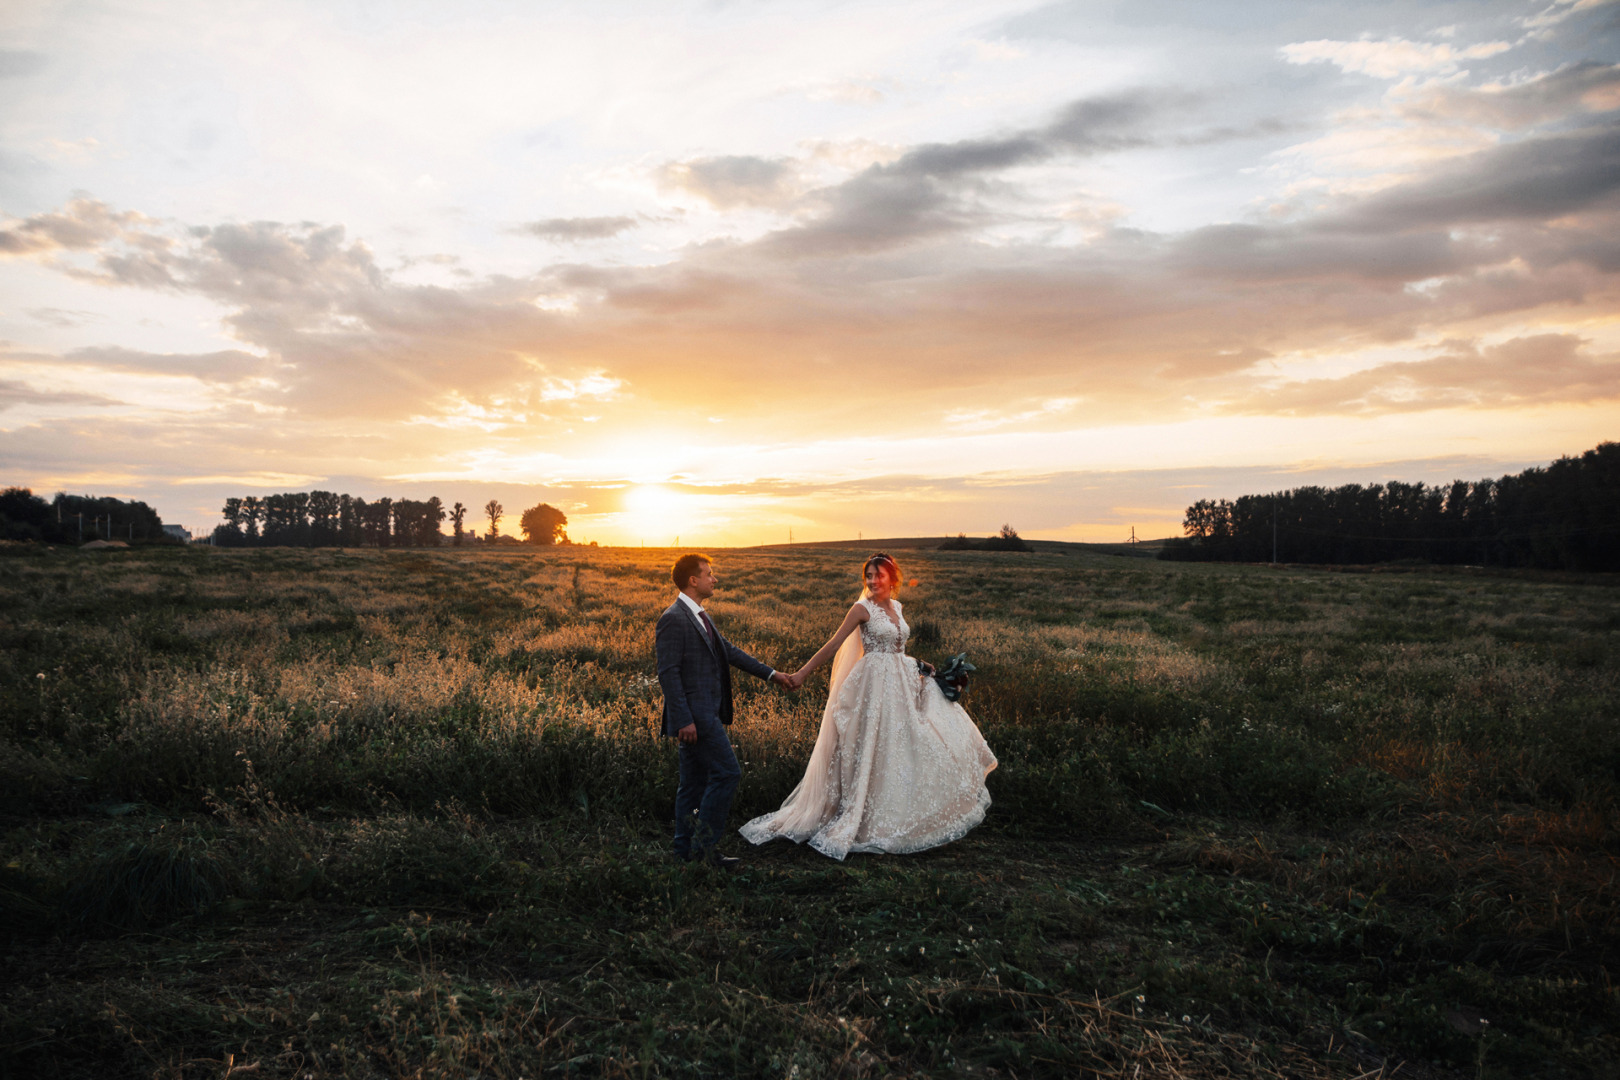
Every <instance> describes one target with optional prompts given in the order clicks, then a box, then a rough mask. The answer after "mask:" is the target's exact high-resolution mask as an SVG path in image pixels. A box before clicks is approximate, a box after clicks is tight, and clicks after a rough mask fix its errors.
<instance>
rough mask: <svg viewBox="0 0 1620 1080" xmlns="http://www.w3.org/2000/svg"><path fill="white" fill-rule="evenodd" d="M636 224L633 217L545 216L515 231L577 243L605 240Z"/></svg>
mask: <svg viewBox="0 0 1620 1080" xmlns="http://www.w3.org/2000/svg"><path fill="white" fill-rule="evenodd" d="M636 225H637V222H636V219H635V218H633V217H579V218H546V219H544V220H542V221H530V222H525V223H524V224H522V225H519V226H518V227H517V231H518V232H521V233H527V234H528V235H530V236H538V237H539V238H540V239H542V240H562V241H566V242H569V243H578V242H580V241H582V240H607V239H610V238H611V237H615V236H617V235H619V234H620V233H622V232H624V231H625V230H626V229H633V228H635V227H636Z"/></svg>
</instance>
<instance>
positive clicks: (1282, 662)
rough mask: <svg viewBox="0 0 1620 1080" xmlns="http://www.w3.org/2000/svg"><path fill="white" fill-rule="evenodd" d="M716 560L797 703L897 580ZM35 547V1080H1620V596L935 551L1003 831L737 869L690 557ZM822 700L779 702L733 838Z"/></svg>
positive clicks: (19, 878) (1535, 584)
mask: <svg viewBox="0 0 1620 1080" xmlns="http://www.w3.org/2000/svg"><path fill="white" fill-rule="evenodd" d="M715 554H716V556H717V569H718V570H719V573H720V578H721V588H720V593H719V595H718V596H717V597H716V599H715V601H714V602H712V603H711V605H710V606H711V609H712V610H713V611H714V612H715V614H716V619H717V621H718V622H719V624H720V625H721V627H722V628H723V629H724V630H725V631H726V632H727V634H728V636H730V637H731V638H732V639H733V640H735V641H737V642H738V643H739V644H741V645H742V646H743V647H745V648H747V649H748V650H749V651H751V652H753V653H754V654H756V655H758V656H760V657H761V658H762V659H765V660H767V661H769V662H775V663H778V664H781V665H784V666H786V665H790V664H791V665H794V666H796V665H797V664H798V663H799V662H800V661H802V660H803V659H804V658H805V657H807V656H808V655H809V654H810V653H811V652H812V651H813V650H814V649H815V648H816V647H817V646H818V645H819V644H820V642H821V641H822V640H823V639H824V638H825V636H826V635H827V634H828V633H830V632H831V630H832V628H833V627H834V626H835V625H836V623H837V621H838V619H839V617H840V616H841V614H842V612H843V611H844V610H845V609H846V608H847V606H848V604H849V602H850V601H851V599H853V597H854V596H855V594H856V592H857V589H858V572H859V563H860V559H861V557H862V556H861V554H860V553H857V552H855V551H838V550H829V549H825V548H818V549H814V550H800V551H756V552H749V551H736V552H717V553H715ZM6 555H7V557H3V558H0V636H3V641H4V650H3V652H0V710H3V712H0V815H3V817H0V822H3V832H0V846H3V851H0V862H3V863H4V870H3V877H0V905H3V911H0V952H3V957H4V960H3V963H4V969H5V972H6V978H5V980H4V985H3V987H0V1077H7V1078H9V1077H19V1078H20V1077H29V1078H32V1077H49V1076H75V1077H79V1076H82V1077H114V1076H142V1077H146V1076H151V1077H188V1078H189V1077H223V1076H252V1077H329V1076H365V1077H372V1076H377V1077H381V1076H389V1077H393V1076H399V1077H418V1076H419V1077H440V1076H444V1077H463V1076H465V1077H473V1076H484V1077H512V1078H516V1077H540V1076H543V1075H544V1076H570V1075H610V1076H619V1075H623V1076H686V1075H690V1076H733V1075H739V1076H784V1077H796V1078H810V1077H820V1076H851V1077H860V1076H883V1075H930V1076H1002V1077H1036V1076H1054V1077H1056V1076H1065V1077H1068V1076H1077V1075H1081V1074H1082V1073H1084V1075H1087V1076H1090V1075H1093V1074H1096V1075H1100V1076H1118V1077H1136V1076H1144V1077H1145V1076H1188V1077H1205V1076H1254V1077H1284V1076H1289V1077H1346V1078H1349V1077H1357V1076H1377V1075H1380V1074H1382V1075H1389V1074H1390V1073H1391V1072H1394V1071H1395V1070H1396V1068H1397V1066H1399V1072H1398V1074H1397V1075H1400V1076H1413V1077H1423V1076H1467V1077H1519V1076H1548V1077H1552V1076H1560V1077H1562V1076H1571V1077H1574V1076H1582V1077H1584V1076H1606V1077H1613V1076H1616V1075H1620V995H1617V992H1616V990H1615V988H1614V986H1613V984H1612V981H1611V980H1612V976H1613V973H1614V971H1615V970H1616V966H1617V962H1620V914H1617V907H1620V903H1617V902H1620V878H1617V869H1620V864H1617V858H1616V857H1617V854H1620V833H1617V828H1616V824H1617V814H1616V811H1617V793H1620V724H1617V715H1616V714H1617V711H1620V651H1617V647H1620V588H1616V585H1617V584H1620V583H1616V582H1613V581H1611V580H1609V579H1603V578H1590V579H1576V578H1572V577H1560V576H1549V575H1518V576H1509V575H1505V574H1489V573H1484V572H1479V571H1467V570H1451V571H1440V570H1427V569H1418V568H1411V569H1400V570H1391V571H1387V572H1377V573H1357V572H1330V571H1325V570H1310V571H1306V570H1300V569H1294V568H1280V569H1271V568H1266V567H1251V566H1216V565H1201V564H1167V563H1158V562H1153V561H1149V560H1144V559H1125V558H1114V557H1108V556H1104V555H1096V554H1069V555H1064V554H1058V553H1048V552H1039V553H1036V554H1033V555H1014V554H993V553H939V552H918V553H908V554H906V555H904V556H903V564H904V569H905V572H906V574H907V575H908V576H914V577H916V578H917V579H918V580H917V583H916V584H915V585H914V586H911V587H909V588H907V589H905V590H904V591H903V594H902V595H903V598H904V599H905V601H906V603H907V614H908V616H909V618H910V620H911V622H912V625H913V641H912V648H911V651H912V652H913V654H915V655H918V656H922V657H925V658H928V659H932V660H939V659H942V658H944V657H945V656H947V655H949V654H950V653H953V652H957V651H962V650H966V651H968V652H969V653H970V655H971V658H972V660H973V662H974V663H975V664H977V665H978V667H979V672H980V674H979V678H978V681H977V683H976V685H975V686H974V688H973V690H972V691H971V693H970V694H969V696H968V698H967V699H966V700H965V704H966V705H967V706H968V709H969V711H970V712H972V713H973V715H974V716H975V718H976V719H977V720H978V721H979V723H980V726H981V727H982V729H983V730H984V732H985V735H986V737H987V739H988V740H989V741H990V744H991V746H992V747H993V748H994V749H995V751H996V753H997V755H998V756H999V757H1000V760H1001V767H1000V769H999V770H998V771H997V772H995V773H994V774H993V775H992V777H991V780H990V787H991V793H992V795H993V796H994V799H995V804H994V806H993V807H992V808H991V811H990V815H989V817H988V819H987V820H986V822H985V824H984V825H983V826H981V827H980V828H979V829H978V830H976V831H975V832H974V833H972V834H971V835H970V836H968V837H967V838H966V839H964V840H963V841H961V842H959V843H957V844H954V845H951V846H948V847H946V848H943V849H940V850H938V851H935V852H930V853H926V854H924V855H920V856H907V857H898V858H895V857H873V856H860V855H857V856H852V857H851V858H850V859H849V860H848V861H847V862H845V863H841V864H840V863H835V862H832V861H829V860H827V859H824V858H822V857H821V856H819V855H817V854H815V853H814V852H810V851H806V850H803V849H800V848H796V847H794V846H793V845H790V844H786V843H778V844H776V845H773V846H769V847H766V848H763V849H757V850H755V849H749V850H740V849H742V848H746V847H747V845H746V844H742V843H741V842H740V841H737V840H736V839H735V838H733V839H732V841H730V842H729V843H730V849H731V851H732V853H734V854H740V855H743V856H744V857H745V858H746V859H747V864H746V869H745V870H744V871H742V872H739V873H735V874H730V875H726V874H721V873H719V872H716V871H712V870H709V869H707V868H702V867H677V866H675V865H673V864H671V863H669V862H668V861H667V860H666V858H665V850H666V847H667V833H668V824H667V819H668V818H669V816H670V808H671V805H672V802H673V795H674V783H675V768H674V758H673V750H672V748H671V747H670V746H669V745H667V744H666V743H664V742H662V741H661V740H659V739H657V738H655V736H654V732H655V730H656V721H657V714H658V707H659V694H658V690H657V686H656V681H655V679H654V677H653V665H652V626H653V621H654V619H655V617H656V615H657V613H658V612H659V611H660V610H661V609H662V608H663V607H664V606H665V605H666V604H667V603H668V602H669V600H670V598H671V592H672V589H671V586H670V585H669V584H668V580H667V577H666V574H667V567H668V564H669V562H670V560H671V558H672V555H673V553H672V552H666V551H654V550H647V551H640V550H633V551H619V550H606V549H604V550H596V549H578V548H562V549H555V550H550V551H539V552H534V551H510V552H509V551H499V552H489V553H484V552H480V553H462V552H454V551H449V550H444V551H432V552H426V551H395V552H377V551H332V550H316V551H298V550H274V549H272V550H250V551H230V552H227V551H206V550H178V549H144V550H143V549H131V550H129V551H103V552H96V553H88V552H75V551H61V550H58V551H50V552H47V551H44V550H42V549H38V548H14V549H9V550H8V551H7V552H6ZM825 680H826V676H825V674H824V673H819V676H818V678H816V679H814V680H812V682H811V684H810V685H809V686H808V687H807V688H806V689H805V690H804V691H801V692H800V693H799V694H798V695H786V694H783V693H780V692H778V691H776V690H774V689H773V688H769V687H766V686H764V685H763V684H759V683H757V682H756V681H754V680H751V679H746V678H745V679H741V680H739V691H740V694H741V698H740V700H739V703H738V715H739V722H738V724H737V725H736V727H735V728H734V729H733V735H734V738H735V741H736V743H737V746H738V750H739V757H740V758H741V759H742V760H743V762H744V777H743V782H742V787H741V789H740V791H739V796H738V803H737V806H736V808H735V809H734V811H733V825H736V824H738V823H740V822H741V821H742V820H745V819H746V818H747V817H749V816H752V815H754V814H757V813H761V812H763V811H765V810H768V809H772V808H774V807H775V806H776V804H777V803H779V802H780V801H781V799H782V798H783V797H784V796H785V795H786V794H787V792H788V791H789V790H790V789H791V788H792V786H793V785H794V783H796V782H797V779H798V775H799V771H800V769H801V768H802V766H803V763H804V761H805V759H806V758H807V757H808V754H809V750H810V746H811V744H812V742H813V739H814V735H815V730H816V724H817V722H818V720H819V715H820V709H821V706H822V703H823V702H822V694H823V693H824V692H825V686H826V681H825Z"/></svg>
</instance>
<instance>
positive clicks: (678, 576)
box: [669, 551, 714, 592]
mask: <svg viewBox="0 0 1620 1080" xmlns="http://www.w3.org/2000/svg"><path fill="white" fill-rule="evenodd" d="M713 562H714V560H713V559H711V558H709V557H708V556H707V555H700V554H698V553H697V552H695V551H693V552H690V553H688V554H686V555H682V556H681V557H680V558H678V559H676V560H675V569H674V570H672V571H671V572H670V575H669V576H670V577H672V578H674V579H675V587H676V588H677V589H680V590H681V591H682V592H685V591H686V587H687V586H688V585H690V584H691V583H692V576H693V575H694V574H696V573H697V572H698V567H700V566H705V565H711V564H713Z"/></svg>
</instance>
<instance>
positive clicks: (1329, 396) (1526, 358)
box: [1240, 334, 1620, 415]
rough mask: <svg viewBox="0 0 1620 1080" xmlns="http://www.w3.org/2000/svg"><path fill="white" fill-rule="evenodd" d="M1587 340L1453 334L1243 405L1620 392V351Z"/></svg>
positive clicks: (1384, 407)
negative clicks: (1391, 359)
mask: <svg viewBox="0 0 1620 1080" xmlns="http://www.w3.org/2000/svg"><path fill="white" fill-rule="evenodd" d="M1587 344H1589V343H1588V342H1586V341H1584V340H1583V339H1581V338H1579V337H1577V336H1576V335H1574V334H1535V335H1532V336H1528V337H1518V338H1513V339H1511V340H1508V341H1504V342H1502V343H1500V344H1497V345H1488V346H1483V347H1482V346H1480V345H1479V343H1478V342H1477V341H1463V340H1451V341H1446V342H1444V343H1443V345H1442V349H1443V351H1442V352H1441V353H1440V355H1438V356H1435V357H1432V358H1430V359H1427V360H1416V361H1408V362H1401V363H1392V364H1380V365H1378V366H1376V367H1373V368H1369V369H1367V370H1365V371H1359V372H1356V373H1355V374H1352V375H1347V376H1344V377H1343V378H1338V379H1312V380H1305V381H1301V382H1296V383H1291V384H1288V385H1286V386H1283V387H1280V388H1278V389H1275V390H1273V391H1271V392H1270V393H1265V394H1258V395H1254V396H1252V397H1250V398H1249V399H1248V400H1246V401H1245V402H1244V403H1243V405H1242V406H1241V409H1240V411H1244V412H1267V413H1270V412H1283V413H1287V414H1291V415H1309V414H1322V413H1387V412H1402V411H1420V410H1429V409H1436V408H1446V407H1457V406H1462V405H1472V406H1509V405H1530V404H1554V403H1564V402H1587V401H1605V400H1613V399H1615V398H1620V356H1617V355H1607V356H1593V355H1591V354H1590V353H1588V352H1586V351H1585V350H1586V346H1587Z"/></svg>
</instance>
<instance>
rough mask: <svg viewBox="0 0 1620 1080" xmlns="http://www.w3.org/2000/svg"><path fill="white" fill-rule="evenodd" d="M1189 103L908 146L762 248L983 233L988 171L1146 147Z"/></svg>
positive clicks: (1112, 108) (1128, 96)
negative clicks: (1170, 115) (1158, 125)
mask: <svg viewBox="0 0 1620 1080" xmlns="http://www.w3.org/2000/svg"><path fill="white" fill-rule="evenodd" d="M1195 100H1196V99H1194V98H1192V97H1190V96H1189V95H1184V94H1175V93H1169V92H1165V91H1160V90H1137V91H1129V92H1122V93H1118V94H1110V95H1105V96H1100V97H1093V98H1083V99H1080V100H1077V101H1074V102H1071V103H1070V104H1069V105H1067V106H1066V107H1064V108H1063V109H1061V110H1060V111H1059V112H1058V114H1057V115H1056V116H1055V117H1053V119H1052V120H1051V121H1049V122H1048V123H1046V124H1044V125H1041V126H1038V127H1034V128H1028V129H1025V130H1022V131H1014V132H1011V133H1009V134H1006V135H999V136H992V137H987V138H975V139H961V140H958V141H956V142H950V143H926V144H923V145H921V146H916V147H913V148H911V149H910V150H907V151H905V152H904V153H902V154H900V155H899V156H898V157H897V158H895V159H894V160H893V161H890V162H885V163H880V164H874V165H870V166H868V167H867V168H866V169H864V170H862V171H861V172H859V173H857V174H856V175H855V176H853V177H851V178H850V179H848V180H846V181H844V182H842V183H840V184H837V185H834V186H831V187H826V188H821V189H819V190H816V191H813V192H810V193H808V194H806V195H804V196H803V197H802V199H801V200H800V205H801V206H802V207H804V208H805V209H806V210H808V211H810V212H811V213H810V216H809V220H808V221H806V222H804V223H802V224H797V225H794V226H792V227H789V228H787V229H783V230H780V231H778V232H776V233H774V234H772V235H771V236H770V237H769V238H768V239H767V240H766V241H765V246H766V247H767V248H768V249H769V250H771V251H774V252H776V253H778V254H780V255H785V256H788V257H791V258H803V257H816V256H822V257H825V256H840V255H848V254H867V253H873V252H877V251H881V250H884V249H887V248H893V247H896V246H900V245H904V244H908V243H911V242H914V241H917V240H920V239H926V238H931V237H939V236H942V235H945V234H949V233H955V232H962V231H966V230H971V229H975V228H979V227H982V226H983V225H985V224H988V223H989V222H991V221H993V220H995V216H996V215H995V214H994V212H993V211H992V210H991V209H989V208H988V207H987V206H986V205H984V204H983V202H982V201H981V200H980V198H979V197H980V196H982V195H983V194H984V191H985V185H986V183H987V182H988V181H989V180H991V179H992V178H994V176H995V174H998V173H1003V172H1007V171H1009V170H1013V169H1017V168H1021V167H1024V166H1029V165H1037V164H1040V163H1043V162H1046V161H1050V160H1052V159H1053V158H1056V157H1059V156H1067V157H1086V156H1092V155H1097V154H1102V153H1107V152H1112V151H1119V150H1127V149H1134V148H1138V147H1143V146H1149V145H1152V144H1153V142H1154V131H1153V125H1154V124H1155V122H1156V121H1158V120H1159V119H1160V118H1161V117H1162V116H1163V115H1164V114H1165V113H1167V112H1169V111H1170V110H1172V109H1175V108H1178V107H1186V106H1188V105H1190V104H1191V103H1193V102H1194V101H1195Z"/></svg>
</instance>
